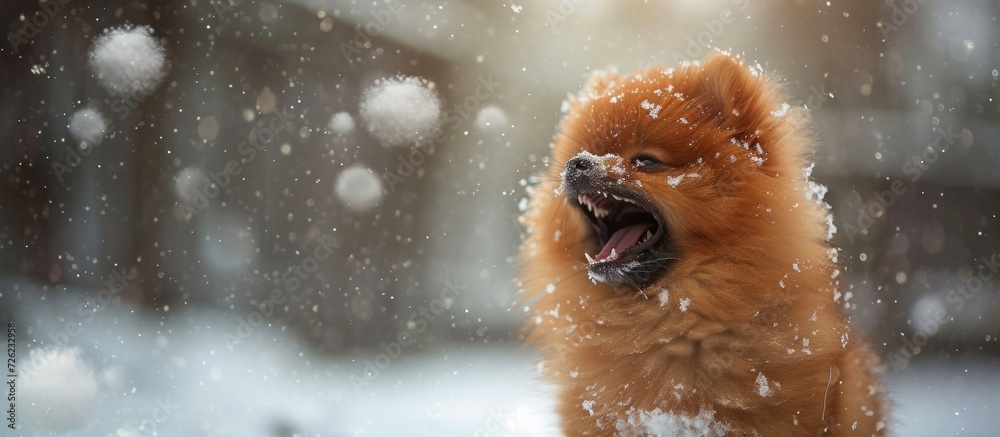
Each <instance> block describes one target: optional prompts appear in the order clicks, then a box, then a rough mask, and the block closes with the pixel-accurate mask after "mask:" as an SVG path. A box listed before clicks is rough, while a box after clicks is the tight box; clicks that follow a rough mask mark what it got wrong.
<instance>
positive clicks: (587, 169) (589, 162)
mask: <svg viewBox="0 0 1000 437" xmlns="http://www.w3.org/2000/svg"><path fill="white" fill-rule="evenodd" d="M600 173H601V171H600V165H599V163H598V162H596V161H595V160H594V158H593V155H590V156H588V155H577V156H574V157H573V158H572V159H570V160H569V161H566V168H565V172H564V173H563V183H566V184H569V185H570V186H573V185H577V184H580V183H588V182H593V181H594V180H595V179H597V178H600V177H601V174H600Z"/></svg>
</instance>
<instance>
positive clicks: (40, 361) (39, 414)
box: [18, 348, 100, 433]
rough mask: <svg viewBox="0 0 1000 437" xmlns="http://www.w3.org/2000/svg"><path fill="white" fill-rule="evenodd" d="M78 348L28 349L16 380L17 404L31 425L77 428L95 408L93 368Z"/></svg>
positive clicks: (48, 428)
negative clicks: (18, 395) (26, 358)
mask: <svg viewBox="0 0 1000 437" xmlns="http://www.w3.org/2000/svg"><path fill="white" fill-rule="evenodd" d="M80 353H81V350H80V349H79V348H52V349H32V351H31V355H30V356H29V357H28V362H27V364H26V365H25V366H24V370H22V373H21V378H20V381H19V383H18V386H19V388H20V390H21V391H20V392H19V394H20V395H21V397H20V399H18V400H19V402H18V406H20V407H21V408H23V409H24V412H25V416H26V417H27V418H28V420H30V421H31V422H32V423H33V425H34V427H35V429H37V430H44V431H50V432H57V433H65V432H70V431H76V430H81V429H82V428H83V427H84V426H86V425H87V422H89V421H90V418H91V416H92V415H93V414H94V411H95V410H96V409H97V403H98V397H99V394H100V393H99V390H98V383H97V379H96V378H95V377H94V371H93V369H92V368H91V367H90V365H89V364H87V363H86V362H84V361H83V359H82V358H81V357H80Z"/></svg>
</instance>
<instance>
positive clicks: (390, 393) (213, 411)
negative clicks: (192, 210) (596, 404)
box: [2, 283, 1000, 437]
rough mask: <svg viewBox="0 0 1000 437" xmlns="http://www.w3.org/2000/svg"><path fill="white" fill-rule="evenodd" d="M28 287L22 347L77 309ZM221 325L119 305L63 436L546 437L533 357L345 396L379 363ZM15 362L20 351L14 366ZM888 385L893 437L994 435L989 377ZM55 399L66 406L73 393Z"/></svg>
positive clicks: (476, 361)
mask: <svg viewBox="0 0 1000 437" xmlns="http://www.w3.org/2000/svg"><path fill="white" fill-rule="evenodd" d="M29 288H32V287H31V286H29V285H26V284H23V283H22V284H20V285H19V286H18V287H17V289H16V290H14V291H13V292H11V290H12V289H11V288H8V287H5V288H4V294H3V296H2V299H3V302H4V305H9V304H11V302H13V299H12V298H14V296H16V295H17V294H18V292H20V293H21V297H20V298H16V300H17V301H18V302H19V303H20V304H21V305H23V307H24V308H25V310H26V311H25V312H24V313H22V314H23V315H22V316H20V317H19V320H18V322H19V330H20V332H22V333H24V334H22V337H21V338H22V339H23V340H22V341H21V343H22V345H24V344H25V342H26V341H27V337H29V336H30V337H33V338H47V337H48V336H47V334H48V333H49V332H60V331H59V330H60V329H63V328H61V326H64V325H65V323H66V322H67V321H73V320H80V319H81V318H80V316H78V315H77V314H75V313H74V312H73V311H72V310H71V309H72V308H75V304H74V303H73V302H75V301H77V299H76V298H72V297H69V295H68V294H64V293H59V294H57V295H55V296H49V297H47V298H46V299H45V300H44V301H42V300H40V299H39V298H38V297H37V296H38V295H39V294H38V292H37V290H29ZM32 296H34V297H32ZM230 326H235V321H234V320H233V319H232V318H230V317H229V316H227V315H224V314H220V313H215V312H209V311H182V312H177V311H172V314H171V315H170V317H167V318H164V319H163V321H162V323H161V322H160V320H159V319H151V318H149V316H148V315H140V314H139V312H137V311H136V312H133V311H132V310H131V309H129V308H127V307H125V306H123V305H119V306H118V307H114V306H111V307H109V308H108V309H107V310H106V311H102V312H101V313H100V314H99V315H98V317H96V318H94V319H93V321H92V322H88V323H85V324H84V325H83V331H82V333H80V334H79V335H77V336H76V337H75V338H73V339H72V340H71V342H70V346H77V347H80V348H81V349H82V357H83V360H84V361H85V362H86V363H87V364H88V365H89V366H92V367H93V370H94V372H95V375H96V376H95V379H96V380H97V382H98V384H99V385H100V387H101V394H100V395H99V397H98V399H97V401H96V402H97V409H96V412H94V413H93V416H92V417H91V419H90V421H89V424H88V425H87V427H86V429H85V430H83V431H79V432H74V433H70V434H68V435H85V436H108V435H112V436H135V435H154V434H153V431H154V429H153V428H155V431H156V434H155V435H161V436H163V435H166V436H172V435H186V436H244V437H245V436H290V435H293V433H297V434H298V435H309V436H312V435H322V436H352V435H367V436H385V435H434V436H445V435H447V436H452V435H456V436H463V435H464V436H550V435H557V432H556V429H555V424H556V419H555V417H554V415H553V412H552V405H553V403H552V399H551V396H550V395H548V394H547V393H546V391H545V390H544V389H542V388H540V386H539V385H538V384H537V383H536V380H535V375H536V371H535V366H534V364H533V359H532V354H531V353H530V352H529V351H526V350H524V349H521V348H519V347H516V346H514V345H500V346H492V347H490V346H470V345H461V344H453V345H449V346H447V347H446V348H445V349H444V350H439V351H437V352H420V351H417V350H415V349H412V347H411V348H408V349H403V350H402V351H401V353H400V355H399V356H398V357H397V358H395V359H390V360H389V361H388V367H385V369H384V370H381V371H380V373H379V374H378V375H377V376H376V377H369V380H368V381H366V382H367V384H366V385H359V387H358V388H357V389H356V388H355V383H354V382H352V375H354V376H356V377H359V378H363V377H364V376H365V375H364V367H365V364H366V360H370V361H374V360H376V357H378V354H379V353H381V351H380V350H370V351H355V352H354V353H351V354H350V355H349V356H334V357H320V356H316V355H315V354H313V353H311V352H309V351H308V349H307V348H306V347H305V346H304V345H302V344H300V343H299V342H298V341H297V340H296V339H295V338H294V337H293V336H291V335H288V334H285V333H282V332H280V330H278V329H272V328H263V329H258V330H256V331H255V332H254V336H253V337H252V339H251V340H250V341H248V342H247V343H244V344H242V345H239V346H237V347H235V348H234V350H233V351H230V350H229V349H228V348H227V347H226V343H225V341H224V340H223V338H222V334H223V332H224V329H226V328H227V327H230ZM29 328H30V330H31V333H30V334H29V333H27V331H28V329H29ZM26 350H27V347H26V346H21V349H20V354H21V355H19V356H20V357H21V362H22V363H23V362H25V361H26V359H27V352H26ZM383 364H384V362H383ZM887 380H888V383H889V387H890V390H891V392H892V398H893V401H894V403H895V405H896V407H895V408H896V412H895V416H896V426H895V430H896V432H895V434H896V435H901V436H950V435H963V436H964V435H967V436H982V435H991V433H992V432H993V431H995V425H994V422H993V418H994V415H1000V394H998V393H1000V374H998V372H997V366H996V365H995V364H990V363H987V362H985V361H957V360H956V361H943V360H942V361H922V362H921V361H918V362H914V363H913V366H912V367H911V368H909V369H907V370H905V371H903V372H900V373H895V374H890V375H888V376H887ZM354 381H355V382H356V381H357V380H354ZM31 389H32V388H30V387H23V386H22V387H20V390H21V392H22V393H24V391H25V390H31ZM62 390H64V393H66V394H68V395H71V394H72V391H73V388H71V387H66V388H63V389H62ZM22 396H23V394H22ZM19 408H20V410H19V411H20V412H21V413H20V415H19V420H20V422H21V424H22V430H21V431H22V434H21V435H26V436H28V435H47V434H46V433H42V432H38V431H37V430H36V429H35V428H34V427H33V426H32V424H31V419H32V418H31V417H30V415H29V413H31V411H29V408H28V407H27V406H24V405H22V406H20V407H19ZM157 418H158V419H159V421H157V420H156V419H157ZM44 420H46V421H53V420H59V419H58V414H55V415H49V416H47V417H45V419H44Z"/></svg>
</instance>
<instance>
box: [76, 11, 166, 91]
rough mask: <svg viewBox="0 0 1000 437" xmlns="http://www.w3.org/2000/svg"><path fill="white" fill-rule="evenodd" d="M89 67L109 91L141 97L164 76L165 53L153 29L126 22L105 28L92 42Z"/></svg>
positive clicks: (153, 87)
mask: <svg viewBox="0 0 1000 437" xmlns="http://www.w3.org/2000/svg"><path fill="white" fill-rule="evenodd" d="M90 68H91V70H92V71H93V72H94V76H95V77H96V78H97V81H98V82H100V83H101V85H102V86H103V87H104V88H105V89H107V90H108V92H109V93H111V94H113V95H115V96H137V97H142V96H145V95H147V94H149V93H151V92H153V90H154V89H156V87H157V86H159V85H160V82H162V81H163V78H164V77H166V75H167V55H166V52H165V51H164V49H163V44H161V43H160V41H159V40H157V39H156V38H154V37H153V29H152V28H150V27H149V26H136V27H133V26H129V25H125V26H121V27H116V28H112V29H108V30H105V31H104V33H102V34H101V36H99V37H98V38H97V39H96V40H95V41H94V44H93V46H92V48H91V50H90Z"/></svg>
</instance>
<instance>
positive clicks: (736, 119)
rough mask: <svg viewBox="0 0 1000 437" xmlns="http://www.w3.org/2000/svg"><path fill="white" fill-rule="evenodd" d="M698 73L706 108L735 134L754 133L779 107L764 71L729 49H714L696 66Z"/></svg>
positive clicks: (698, 84)
mask: <svg viewBox="0 0 1000 437" xmlns="http://www.w3.org/2000/svg"><path fill="white" fill-rule="evenodd" d="M694 75H695V77H694V80H695V84H694V85H695V89H696V90H697V91H696V93H695V94H696V95H697V96H698V97H699V101H700V104H701V106H702V111H704V112H705V113H706V114H707V115H709V116H711V117H715V118H716V119H717V120H720V122H721V124H722V127H723V128H725V129H730V130H732V131H733V135H734V136H737V137H745V136H748V135H752V134H753V133H754V132H755V131H756V130H758V129H760V128H761V126H762V124H763V123H765V122H767V121H768V117H772V116H773V114H772V111H774V110H776V109H778V108H776V107H775V106H776V104H775V103H774V102H772V101H770V99H772V97H771V94H770V90H769V86H768V83H767V81H766V80H765V79H764V77H763V73H762V72H761V71H759V70H758V69H754V68H752V67H747V66H745V65H743V64H742V63H741V62H740V61H739V60H738V59H736V58H734V57H733V56H732V55H730V54H728V53H723V52H712V53H711V54H709V55H708V56H706V57H705V59H703V60H702V61H701V64H700V65H699V66H696V67H694Z"/></svg>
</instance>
